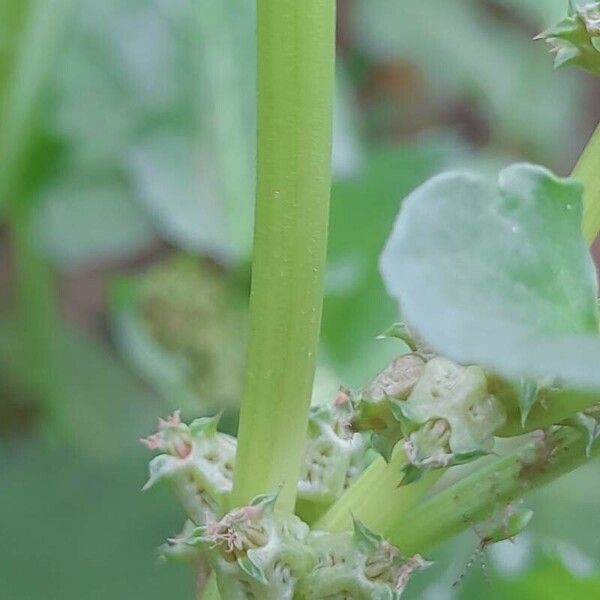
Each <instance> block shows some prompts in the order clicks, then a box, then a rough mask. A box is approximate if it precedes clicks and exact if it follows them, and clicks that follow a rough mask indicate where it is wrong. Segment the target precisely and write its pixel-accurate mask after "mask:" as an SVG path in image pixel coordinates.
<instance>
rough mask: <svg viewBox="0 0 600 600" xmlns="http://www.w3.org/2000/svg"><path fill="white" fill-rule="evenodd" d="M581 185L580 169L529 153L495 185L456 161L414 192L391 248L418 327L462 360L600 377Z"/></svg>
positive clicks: (389, 255) (398, 288) (577, 384)
mask: <svg viewBox="0 0 600 600" xmlns="http://www.w3.org/2000/svg"><path fill="white" fill-rule="evenodd" d="M581 196H582V186H581V185H580V184H579V183H577V182H576V181H575V180H573V179H560V178H558V177H556V176H554V175H553V174H552V173H551V172H550V171H548V170H546V169H544V168H543V167H538V166H534V165H529V164H517V165H513V166H510V167H508V168H506V169H504V170H503V171H502V172H501V173H500V175H499V178H498V182H497V184H496V185H494V184H493V183H491V182H489V181H486V180H485V179H483V178H480V177H476V176H473V175H469V174H466V173H459V172H454V173H447V174H443V175H439V176H437V177H434V178H433V179H431V180H430V181H429V182H428V183H426V184H425V185H423V186H421V187H420V188H418V189H417V190H416V191H414V192H413V193H412V194H411V195H410V196H409V197H408V198H407V199H406V200H405V202H404V206H403V210H402V212H401V213H400V215H399V217H398V219H397V221H396V224H395V227H394V231H393V233H392V235H391V237H390V239H389V241H388V244H387V246H386V248H385V250H384V252H383V255H382V258H381V270H382V274H383V278H384V280H385V282H386V285H387V288H388V291H389V292H390V293H391V294H392V296H394V297H395V298H396V299H397V300H399V301H400V302H401V304H402V311H403V317H404V318H405V320H406V321H407V323H408V324H409V326H410V327H411V328H413V329H414V330H415V332H416V333H417V334H418V335H420V337H422V338H423V339H424V341H425V342H426V343H428V344H429V345H431V346H432V347H433V349H434V350H436V351H437V352H439V353H441V354H444V355H447V356H449V357H451V358H452V359H453V360H456V361H457V362H459V363H462V364H480V365H482V366H483V367H486V368H488V369H489V370H491V371H494V372H497V373H499V374H500V375H503V376H506V377H508V378H512V379H515V380H518V379H520V378H521V377H532V378H535V377H538V378H544V377H551V378H553V377H554V378H558V379H559V381H561V382H562V383H563V384H565V385H567V386H571V387H574V388H580V389H598V388H600V372H599V371H598V368H597V365H598V364H599V362H600V339H599V338H598V335H597V333H598V322H597V308H596V295H597V282H596V275H595V269H594V265H593V262H592V259H591V257H590V255H589V252H588V249H587V246H586V244H585V242H584V240H583V238H582V237H581V234H580V227H581V211H582V208H581V204H582V203H581Z"/></svg>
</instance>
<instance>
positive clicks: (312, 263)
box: [232, 0, 335, 511]
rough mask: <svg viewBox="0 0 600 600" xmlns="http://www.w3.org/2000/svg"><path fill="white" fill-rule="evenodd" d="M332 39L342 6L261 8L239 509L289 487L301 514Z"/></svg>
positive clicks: (270, 4)
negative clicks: (297, 498) (299, 491)
mask: <svg viewBox="0 0 600 600" xmlns="http://www.w3.org/2000/svg"><path fill="white" fill-rule="evenodd" d="M334 32H335V2H334V0H302V1H301V2H299V1H298V0H258V148H257V177H258V181H257V195H256V198H257V199H256V215H255V229H254V231H255V234H254V261H253V272H252V291H251V298H250V338H249V344H248V354H247V365H246V373H245V386H244V395H243V400H242V407H241V412H240V427H239V432H238V440H239V442H238V458H237V464H236V470H235V484H234V490H233V498H232V501H233V503H234V504H237V505H240V504H244V503H246V502H248V501H249V500H250V499H251V498H252V497H253V496H255V495H256V494H260V493H264V492H266V491H272V490H275V489H276V488H277V487H278V486H280V485H282V486H283V488H282V491H281V494H280V497H279V502H280V508H282V509H285V510H289V511H292V510H293V507H294V501H295V494H296V482H297V479H298V477H299V472H300V463H301V458H302V454H303V451H304V444H305V436H306V428H307V422H308V409H309V403H310V396H311V388H312V383H313V377H314V369H315V354H316V350H317V341H318V334H319V328H320V321H321V306H322V296H323V279H324V266H325V253H326V240H327V222H328V212H329V192H330V181H331V119H332V104H333V78H334V48H335V45H334Z"/></svg>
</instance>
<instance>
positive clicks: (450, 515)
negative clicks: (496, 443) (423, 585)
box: [381, 427, 600, 555]
mask: <svg viewBox="0 0 600 600" xmlns="http://www.w3.org/2000/svg"><path fill="white" fill-rule="evenodd" d="M592 453H593V454H596V455H597V454H599V453H600V444H596V445H595V447H594V448H593V450H592ZM586 460H587V456H586V440H585V439H584V436H583V435H582V434H581V433H580V432H578V431H577V430H575V429H572V428H568V427H565V428H562V429H560V430H559V431H558V432H557V433H555V434H546V435H545V436H542V435H539V436H538V437H536V438H535V439H534V440H533V441H530V442H528V443H526V444H525V445H524V446H523V447H521V448H520V449H519V450H517V451H516V452H514V453H512V454H510V455H508V456H505V457H502V458H499V459H496V460H494V461H493V462H491V463H490V464H488V465H487V466H485V467H483V468H480V469H478V470H477V471H476V472H475V473H473V474H472V475H470V476H468V477H465V478H464V479H462V480H460V481H459V482H457V483H455V484H454V485H452V486H450V487H448V488H446V489H445V490H444V491H442V492H440V493H438V494H436V495H435V496H433V497H432V498H430V499H429V500H427V501H425V502H423V503H421V504H419V505H418V506H415V507H414V508H413V509H412V510H410V511H408V512H405V513H403V514H400V515H398V516H397V518H394V519H391V520H390V521H388V522H387V523H386V529H385V530H383V531H382V532H381V533H383V534H384V535H386V536H387V537H388V539H389V540H390V541H391V542H392V543H393V544H395V545H396V546H398V548H400V550H401V551H402V552H404V553H406V554H407V555H411V554H414V553H417V552H419V553H423V552H427V551H429V550H430V549H431V548H433V547H434V546H436V545H438V544H439V543H441V542H443V541H444V540H447V539H449V538H451V537H453V536H455V535H457V534H459V533H461V532H462V531H464V530H466V529H468V528H470V527H472V526H473V525H474V524H476V523H477V522H478V521H481V520H484V519H487V518H489V517H490V516H491V515H492V514H493V513H494V512H495V511H496V510H497V509H502V507H504V506H506V505H507V504H508V503H510V502H512V501H514V500H518V499H519V498H521V497H522V496H523V495H524V494H526V493H528V492H531V491H533V490H534V489H536V488H538V487H540V486H541V485H544V484H546V483H549V482H551V481H553V480H554V479H556V478H558V477H560V476H561V475H563V474H565V473H567V472H569V471H572V470H574V469H576V468H577V467H579V466H580V465H582V464H583V463H585V462H586Z"/></svg>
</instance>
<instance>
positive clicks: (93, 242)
mask: <svg viewBox="0 0 600 600" xmlns="http://www.w3.org/2000/svg"><path fill="white" fill-rule="evenodd" d="M38 199H39V206H40V210H39V213H38V215H37V216H38V218H37V224H36V225H37V228H36V229H37V230H36V239H37V240H38V244H39V245H40V246H41V250H42V251H43V252H44V254H45V255H46V256H48V257H49V258H50V259H51V260H52V261H53V262H54V263H56V264H57V265H59V266H61V267H64V268H75V267H78V266H80V265H84V264H86V263H89V262H94V261H102V260H111V259H116V258H119V257H121V256H127V255H131V254H135V253H136V252H139V251H140V250H143V249H144V248H147V247H148V246H150V245H151V243H152V241H153V240H154V239H155V233H154V230H153V229H152V227H151V226H150V224H149V223H148V221H147V219H146V218H145V216H144V215H143V214H141V213H140V210H139V209H138V207H137V206H136V205H135V204H133V203H132V201H131V199H130V197H129V196H128V195H127V193H126V188H125V187H124V186H123V185H122V183H121V182H119V179H118V177H115V178H114V179H113V180H111V179H110V177H105V178H103V179H101V180H99V181H98V180H92V181H90V180H87V179H85V178H74V179H67V180H63V179H58V180H56V181H54V182H52V183H50V184H49V185H48V186H47V187H46V188H45V190H44V191H43V192H42V193H41V194H40V197H39V198H38Z"/></svg>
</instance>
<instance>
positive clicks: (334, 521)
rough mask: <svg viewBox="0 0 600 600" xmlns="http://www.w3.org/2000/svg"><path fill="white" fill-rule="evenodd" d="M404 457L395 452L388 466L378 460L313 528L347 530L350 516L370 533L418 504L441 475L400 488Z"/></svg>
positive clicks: (430, 476)
mask: <svg viewBox="0 0 600 600" xmlns="http://www.w3.org/2000/svg"><path fill="white" fill-rule="evenodd" d="M405 464H406V457H405V454H404V452H403V451H402V450H401V449H397V450H396V451H395V452H394V455H393V456H392V459H391V460H390V462H389V463H386V462H385V460H383V458H377V459H376V460H375V461H373V463H372V464H371V465H369V468H368V469H367V470H366V471H365V472H364V473H363V474H362V475H361V476H360V477H359V479H358V480H357V481H356V482H355V483H354V484H353V485H352V486H351V487H350V488H348V490H347V491H346V492H345V493H344V495H343V496H342V497H341V498H339V499H338V501H337V502H336V503H335V504H334V505H333V506H332V507H331V508H330V509H329V510H328V511H327V512H326V513H325V514H324V515H323V516H322V517H321V518H320V519H319V521H318V522H317V523H316V524H315V529H321V530H323V531H333V532H339V531H350V530H352V517H355V518H357V519H358V520H359V521H361V522H362V523H364V524H365V525H366V526H367V527H369V528H370V529H372V530H373V531H383V530H385V529H386V528H387V523H388V522H390V521H392V520H394V519H397V518H399V516H400V515H401V514H404V513H405V512H406V511H408V510H410V509H411V508H413V506H415V505H416V504H417V502H418V501H419V500H420V499H421V498H422V497H423V495H424V494H426V493H427V491H428V490H429V489H430V488H431V486H433V485H434V483H435V482H436V481H437V480H438V479H439V477H440V476H441V474H442V471H441V470H438V471H434V472H431V473H428V474H426V475H425V476H424V477H423V478H422V479H421V480H420V481H418V482H416V483H413V484H411V485H407V486H400V485H399V484H400V482H401V480H402V467H403V466H404V465H405Z"/></svg>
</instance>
